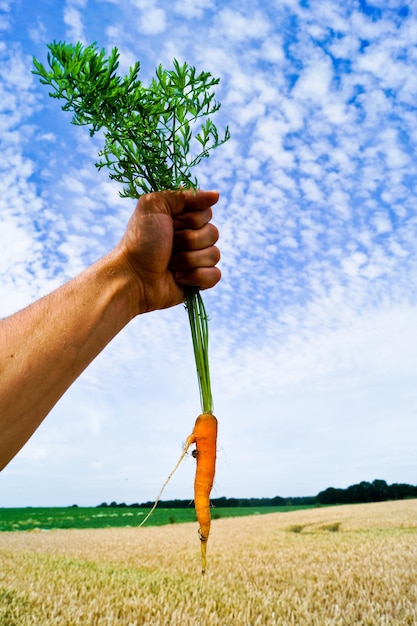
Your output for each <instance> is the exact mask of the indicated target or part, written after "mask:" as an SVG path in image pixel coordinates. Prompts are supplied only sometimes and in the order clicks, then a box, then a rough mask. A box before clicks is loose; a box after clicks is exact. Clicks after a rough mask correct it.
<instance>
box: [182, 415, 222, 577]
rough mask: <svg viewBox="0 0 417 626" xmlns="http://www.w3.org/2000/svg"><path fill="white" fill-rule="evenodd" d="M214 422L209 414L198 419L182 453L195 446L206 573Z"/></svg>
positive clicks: (196, 490) (196, 489) (196, 494)
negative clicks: (193, 444) (192, 445)
mask: <svg viewBox="0 0 417 626" xmlns="http://www.w3.org/2000/svg"><path fill="white" fill-rule="evenodd" d="M216 442H217V419H216V418H215V417H214V415H212V414H211V413H202V414H201V415H199V416H198V417H197V420H196V422H195V425H194V430H193V432H192V433H191V435H190V436H189V437H188V438H187V441H186V443H185V449H186V450H188V448H189V447H190V445H191V444H192V443H195V450H194V451H193V456H195V457H196V461H197V467H196V472H195V480H194V505H195V512H196V515H197V520H198V523H199V525H200V528H199V530H198V534H199V537H200V542H201V572H202V574H204V572H205V571H206V550H207V541H208V538H209V534H210V524H211V516H210V492H211V488H212V487H213V480H214V473H215V469H216Z"/></svg>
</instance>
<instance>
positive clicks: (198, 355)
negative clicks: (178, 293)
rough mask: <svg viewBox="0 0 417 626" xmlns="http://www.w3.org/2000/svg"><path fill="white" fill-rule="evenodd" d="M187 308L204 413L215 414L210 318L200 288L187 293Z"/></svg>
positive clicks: (190, 289)
mask: <svg viewBox="0 0 417 626" xmlns="http://www.w3.org/2000/svg"><path fill="white" fill-rule="evenodd" d="M185 307H186V309H187V312H188V319H189V321H190V328H191V338H192V341H193V349H194V358H195V364H196V368H197V378H198V386H199V389H200V403H201V411H202V413H213V396H212V393H211V383H210V367H209V358H208V317H207V313H206V309H205V306H204V302H203V299H202V297H201V294H200V290H199V289H198V288H189V289H187V291H186V299H185Z"/></svg>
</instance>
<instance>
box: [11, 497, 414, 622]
mask: <svg viewBox="0 0 417 626" xmlns="http://www.w3.org/2000/svg"><path fill="white" fill-rule="evenodd" d="M199 567H200V560H199V545H198V538H197V526H196V524H195V523H191V524H190V523H188V524H173V525H170V526H164V527H150V528H121V529H113V528H111V529H100V530H52V531H46V532H42V531H38V532H13V533H8V532H5V533H0V624H1V626H29V625H30V626H60V625H65V626H70V625H71V626H93V625H94V626H114V625H123V626H142V625H143V626H145V625H149V626H199V625H200V624H201V625H203V624H204V625H210V626H216V625H221V626H229V625H230V626H259V625H262V626H263V625H265V626H275V625H283V626H284V625H285V626H289V625H296V626H326V625H329V624H331V625H340V626H347V625H352V626H353V625H355V626H357V625H369V626H371V625H372V626H383V625H387V626H405V625H415V624H417V500H408V501H400V502H384V503H377V504H365V505H349V506H340V507H331V508H317V509H309V510H305V511H294V512H290V513H274V514H271V515H260V516H252V517H248V518H230V519H219V520H215V521H214V522H213V529H212V536H211V538H210V544H209V549H208V572H207V574H206V575H205V576H204V577H202V576H201V574H200V571H199Z"/></svg>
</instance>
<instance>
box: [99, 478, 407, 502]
mask: <svg viewBox="0 0 417 626" xmlns="http://www.w3.org/2000/svg"><path fill="white" fill-rule="evenodd" d="M406 498H417V485H409V484H407V483H393V484H391V485H388V484H387V482H386V481H385V480H379V479H375V480H373V481H372V482H367V481H362V482H360V483H358V484H355V485H350V487H347V488H346V489H338V488H335V487H328V488H327V489H325V490H324V491H320V492H319V493H318V494H317V495H316V496H296V497H287V498H285V497H281V496H274V497H273V498H224V497H223V498H213V499H212V500H211V503H212V505H213V506H214V507H226V508H228V507H257V508H258V507H262V506H303V505H304V506H314V505H321V504H324V505H326V504H360V503H365V502H383V501H385V500H404V499H406ZM153 504H154V503H153V501H148V502H142V503H139V502H134V503H132V504H126V503H125V502H120V503H118V502H115V501H113V502H110V503H109V504H107V503H106V502H102V503H101V504H99V505H98V506H99V507H131V508H139V509H140V508H143V509H149V508H151V507H152V506H153ZM191 504H192V501H190V500H160V502H159V507H160V508H163V509H185V508H187V507H189V506H190V505H191Z"/></svg>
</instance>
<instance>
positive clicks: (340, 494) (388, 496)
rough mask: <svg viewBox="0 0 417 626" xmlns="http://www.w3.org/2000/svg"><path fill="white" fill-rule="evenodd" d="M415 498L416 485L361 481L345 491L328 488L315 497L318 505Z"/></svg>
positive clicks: (416, 495) (416, 494) (383, 481)
mask: <svg viewBox="0 0 417 626" xmlns="http://www.w3.org/2000/svg"><path fill="white" fill-rule="evenodd" d="M406 498H417V485H408V484H406V483H393V484H392V485H388V484H387V483H386V481H385V480H378V479H376V480H373V481H372V482H371V483H369V482H366V481H362V482H360V483H358V484H356V485H351V486H350V487H347V488H346V489H335V488H334V487H328V488H327V489H325V490H324V491H320V493H319V494H317V496H316V500H317V503H318V504H360V503H361V502H384V501H385V500H405V499H406Z"/></svg>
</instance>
